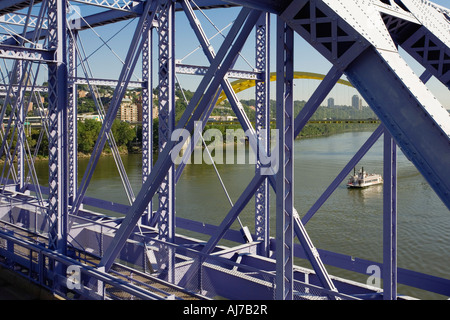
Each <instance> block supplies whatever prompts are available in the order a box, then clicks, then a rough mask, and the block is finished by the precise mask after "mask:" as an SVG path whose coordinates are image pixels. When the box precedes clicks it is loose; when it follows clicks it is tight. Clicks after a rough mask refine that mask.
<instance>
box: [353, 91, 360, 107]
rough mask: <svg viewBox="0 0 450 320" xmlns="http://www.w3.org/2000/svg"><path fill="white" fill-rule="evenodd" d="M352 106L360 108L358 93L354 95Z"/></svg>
mask: <svg viewBox="0 0 450 320" xmlns="http://www.w3.org/2000/svg"><path fill="white" fill-rule="evenodd" d="M352 107H353V108H355V109H359V96H358V95H357V94H355V95H354V96H353V97H352Z"/></svg>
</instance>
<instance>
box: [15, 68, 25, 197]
mask: <svg viewBox="0 0 450 320" xmlns="http://www.w3.org/2000/svg"><path fill="white" fill-rule="evenodd" d="M16 63H17V69H16V74H15V76H16V81H15V84H16V85H17V88H18V91H17V93H16V104H17V114H18V117H17V121H18V122H19V123H18V124H17V127H16V128H18V129H19V130H18V131H17V135H18V137H17V146H16V148H19V151H18V152H17V188H18V190H22V189H23V187H24V185H25V139H26V137H25V128H24V125H25V116H26V109H25V102H24V91H25V90H24V87H23V86H24V85H26V83H24V81H25V79H24V78H26V75H25V74H24V63H23V61H21V60H17V62H16Z"/></svg>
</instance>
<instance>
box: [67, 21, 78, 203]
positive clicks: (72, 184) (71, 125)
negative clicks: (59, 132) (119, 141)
mask: <svg viewBox="0 0 450 320" xmlns="http://www.w3.org/2000/svg"><path fill="white" fill-rule="evenodd" d="M77 37H78V32H77V31H76V30H72V32H71V33H70V35H69V46H68V50H69V54H68V60H69V61H68V66H69V77H70V79H71V80H70V85H69V90H68V95H69V98H68V99H69V104H68V112H67V118H68V123H67V131H68V133H69V136H68V140H69V141H68V143H69V146H68V151H69V159H68V161H69V181H68V182H69V190H68V196H69V201H70V202H72V201H73V200H74V198H75V194H76V191H77V178H78V161H77V159H78V158H77V153H78V149H77V147H78V139H77V113H78V93H77V90H78V86H77V84H76V77H77V51H76V50H77Z"/></svg>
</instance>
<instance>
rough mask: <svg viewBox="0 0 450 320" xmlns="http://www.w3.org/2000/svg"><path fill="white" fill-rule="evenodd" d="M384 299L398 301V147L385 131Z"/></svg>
mask: <svg viewBox="0 0 450 320" xmlns="http://www.w3.org/2000/svg"><path fill="white" fill-rule="evenodd" d="M383 157H384V165H383V171H384V172H383V176H384V186H383V297H384V299H385V300H396V299H397V145H396V144H395V142H394V139H393V138H392V136H391V134H390V133H389V132H388V130H384V151H383Z"/></svg>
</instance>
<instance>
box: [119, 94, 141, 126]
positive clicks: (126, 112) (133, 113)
mask: <svg viewBox="0 0 450 320" xmlns="http://www.w3.org/2000/svg"><path fill="white" fill-rule="evenodd" d="M119 119H120V120H121V121H126V122H136V121H138V107H137V105H136V104H134V103H132V101H131V99H128V98H124V99H123V100H122V104H121V105H120V117H119Z"/></svg>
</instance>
